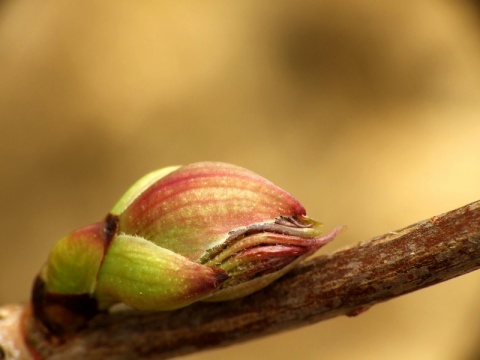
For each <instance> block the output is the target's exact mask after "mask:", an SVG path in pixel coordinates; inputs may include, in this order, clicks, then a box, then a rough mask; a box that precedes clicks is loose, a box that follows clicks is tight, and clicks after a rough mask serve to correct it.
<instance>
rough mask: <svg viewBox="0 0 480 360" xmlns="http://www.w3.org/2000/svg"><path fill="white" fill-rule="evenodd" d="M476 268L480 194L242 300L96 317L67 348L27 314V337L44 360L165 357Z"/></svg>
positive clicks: (354, 307)
mask: <svg viewBox="0 0 480 360" xmlns="http://www.w3.org/2000/svg"><path fill="white" fill-rule="evenodd" d="M479 267H480V201H477V202H475V203H472V204H470V205H467V206H464V207H462V208H459V209H457V210H453V211H450V212H448V213H445V214H442V215H439V216H434V217H432V218H430V219H427V220H424V221H420V222H418V223H416V224H414V225H411V226H409V227H406V228H404V229H402V230H399V231H394V232H390V233H387V234H385V235H382V236H378V237H376V238H374V239H372V240H370V241H368V242H362V243H358V244H356V245H353V246H351V247H349V248H346V249H342V250H339V251H337V252H335V253H332V254H330V255H325V256H320V257H317V258H315V259H313V260H310V261H308V262H305V263H303V264H302V265H300V266H299V267H298V268H297V269H295V270H294V271H292V272H291V273H289V274H288V275H286V276H285V277H283V278H282V279H280V280H278V281H277V282H276V283H274V284H273V285H271V286H269V287H268V288H266V289H264V290H262V291H260V292H258V293H256V294H254V295H251V296H248V297H246V298H243V299H239V300H235V301H230V302H224V303H198V304H194V305H192V306H189V307H186V308H184V309H181V310H177V311H174V312H158V313H145V312H137V311H123V312H117V313H112V314H105V315H100V316H97V317H96V318H95V319H94V320H93V321H92V322H91V323H90V325H89V327H88V328H87V329H86V330H85V331H83V332H81V333H79V334H78V335H77V336H76V337H75V338H73V339H70V340H69V341H67V342H66V343H65V344H63V345H55V344H52V343H51V342H48V341H46V340H45V338H43V335H42V334H41V333H40V332H38V331H35V330H34V329H33V327H32V322H31V321H27V325H29V326H27V328H28V338H29V341H31V342H32V343H35V344H36V346H37V350H38V351H39V352H40V353H41V354H43V355H44V356H45V357H46V358H48V359H72V360H74V359H85V358H87V357H88V359H165V358H169V357H172V356H178V355H183V354H189V353H193V352H196V351H199V350H203V349H211V348H214V347H220V346H225V345H230V344H234V343H239V342H242V341H246V340H249V339H253V338H258V337H260V336H265V335H268V334H273V333H277V332H280V331H285V330H288V329H293V328H296V327H300V326H303V325H307V324H311V323H315V322H318V321H321V320H325V319H328V318H332V317H334V316H338V315H344V314H346V315H357V314H359V313H361V312H363V311H364V310H366V309H368V308H369V307H370V306H372V305H374V304H376V303H379V302H382V301H386V300H389V299H392V298H395V297H397V296H400V295H403V294H407V293H409V292H412V291H415V290H419V289H422V288H424V287H427V286H430V285H434V284H437V283H440V282H442V281H446V280H448V279H451V278H454V277H456V276H459V275H463V274H465V273H468V272H470V271H473V270H476V269H478V268H479ZM32 329H33V330H32ZM87 355H88V356H87Z"/></svg>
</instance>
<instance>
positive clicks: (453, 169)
mask: <svg viewBox="0 0 480 360" xmlns="http://www.w3.org/2000/svg"><path fill="white" fill-rule="evenodd" d="M479 44H480V8H479V7H478V3H477V5H475V3H474V2H467V1H465V2H462V1H446V0H443V1H440V0H429V1H427V0H424V1H422V0H421V1H419V0H416V1H398V0H397V1H384V2H374V1H361V0H356V1H355V0H348V1H342V2H337V1H333V0H323V1H322V0H319V1H304V0H301V1H281V2H280V1H272V0H264V1H248V0H247V1H241V2H220V1H202V2H198V1H182V2H161V1H141V2H123V1H108V0H105V1H88V0H87V1H67V2H65V1H59V0H50V1H27V0H17V1H13V0H10V1H5V0H4V1H3V2H0V125H1V128H0V129H1V131H0V136H1V142H0V144H1V147H2V148H1V151H0V157H1V164H2V176H1V180H0V181H1V183H0V184H1V187H0V196H1V202H0V226H1V229H2V236H1V238H0V264H1V267H2V275H1V277H0V304H4V303H8V302H18V301H26V300H27V299H28V296H29V288H30V284H31V281H32V279H33V277H34V275H35V273H36V272H37V271H38V269H39V268H40V267H41V265H42V263H43V262H44V261H45V259H46V257H47V254H48V250H49V248H50V247H51V246H52V244H53V243H54V241H55V240H57V239H58V238H59V237H61V236H62V235H63V234H65V233H66V232H68V231H70V230H72V229H75V228H77V227H79V226H82V225H85V224H88V223H91V222H94V221H97V220H99V219H101V218H102V217H103V216H104V215H105V214H106V212H107V211H108V210H109V209H110V207H111V206H112V205H113V204H114V202H115V201H116V199H117V198H118V197H119V196H120V195H121V194H122V192H123V191H124V190H126V188H127V187H128V186H129V185H130V184H131V183H132V182H133V181H134V180H136V179H137V178H139V177H140V176H141V175H143V174H144V173H146V172H148V171H150V170H153V169H155V168H159V167H163V166H166V165H172V164H186V163H190V162H195V161H201V160H219V161H226V162H232V163H236V164H238V165H242V166H245V167H247V168H250V169H252V170H254V171H256V172H258V173H260V174H261V175H263V176H265V177H267V178H268V179H270V180H272V181H274V182H275V183H277V184H278V185H280V186H282V187H284V188H286V189H287V190H289V191H290V192H291V193H293V194H294V195H295V196H296V197H297V198H298V199H300V200H301V201H302V202H303V203H304V205H305V206H306V208H307V209H308V211H309V213H310V214H311V215H312V216H313V217H315V218H318V219H321V220H322V221H323V222H324V223H325V225H326V229H327V230H328V229H331V228H332V227H333V226H335V225H338V224H346V225H348V227H349V230H348V232H346V233H344V234H342V236H341V237H340V238H339V239H338V240H337V241H336V243H335V244H333V245H330V246H328V247H327V249H325V250H324V251H332V250H334V249H335V248H338V247H342V246H345V245H347V244H349V243H352V242H356V241H361V240H367V239H369V238H370V237H372V236H375V235H379V234H381V233H384V232H387V231H390V230H394V229H397V228H400V227H403V226H406V225H409V224H411V223H413V222H415V221H417V220H421V219H423V218H426V217H429V216H432V215H435V214H439V213H441V212H444V211H447V210H450V209H453V208H456V207H459V206H462V205H464V204H466V203H469V202H472V201H474V200H478V199H480V187H479V183H480V121H479V119H480V45H479ZM479 302H480V273H473V274H469V275H466V276H463V277H461V278H458V279H455V280H453V281H450V282H448V283H445V284H442V285H438V286H435V287H432V288H429V289H426V290H423V291H420V292H418V293H415V294H411V295H408V296H405V297H403V298H400V299H397V300H394V301H391V302H388V303H385V304H381V305H378V306H376V307H374V308H372V309H371V310H369V311H368V312H366V313H365V314H362V315H361V316H359V317H357V318H337V319H333V320H330V321H327V322H324V323H320V324H317V325H314V326H310V327H306V328H303V329H299V330H296V331H291V332H288V333H285V334H281V335H277V336H272V337H268V338H265V339H261V340H258V341H252V342H249V343H246V344H242V345H239V346H234V347H229V348H226V349H222V350H216V351H210V352H205V353H201V354H198V355H193V356H189V357H187V358H188V359H192V360H193V359H224V358H228V359H229V360H235V359H244V358H245V357H248V358H250V359H260V358H264V359H265V358H266V359H277V360H282V359H285V360H286V359H292V358H298V359H323V360H329V359H423V360H425V359H427V360H429V359H432V360H433V359H435V360H438V359H453V360H456V359H465V360H473V359H479V358H480V348H478V347H477V342H478V339H479V338H480V315H478V303H479Z"/></svg>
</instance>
